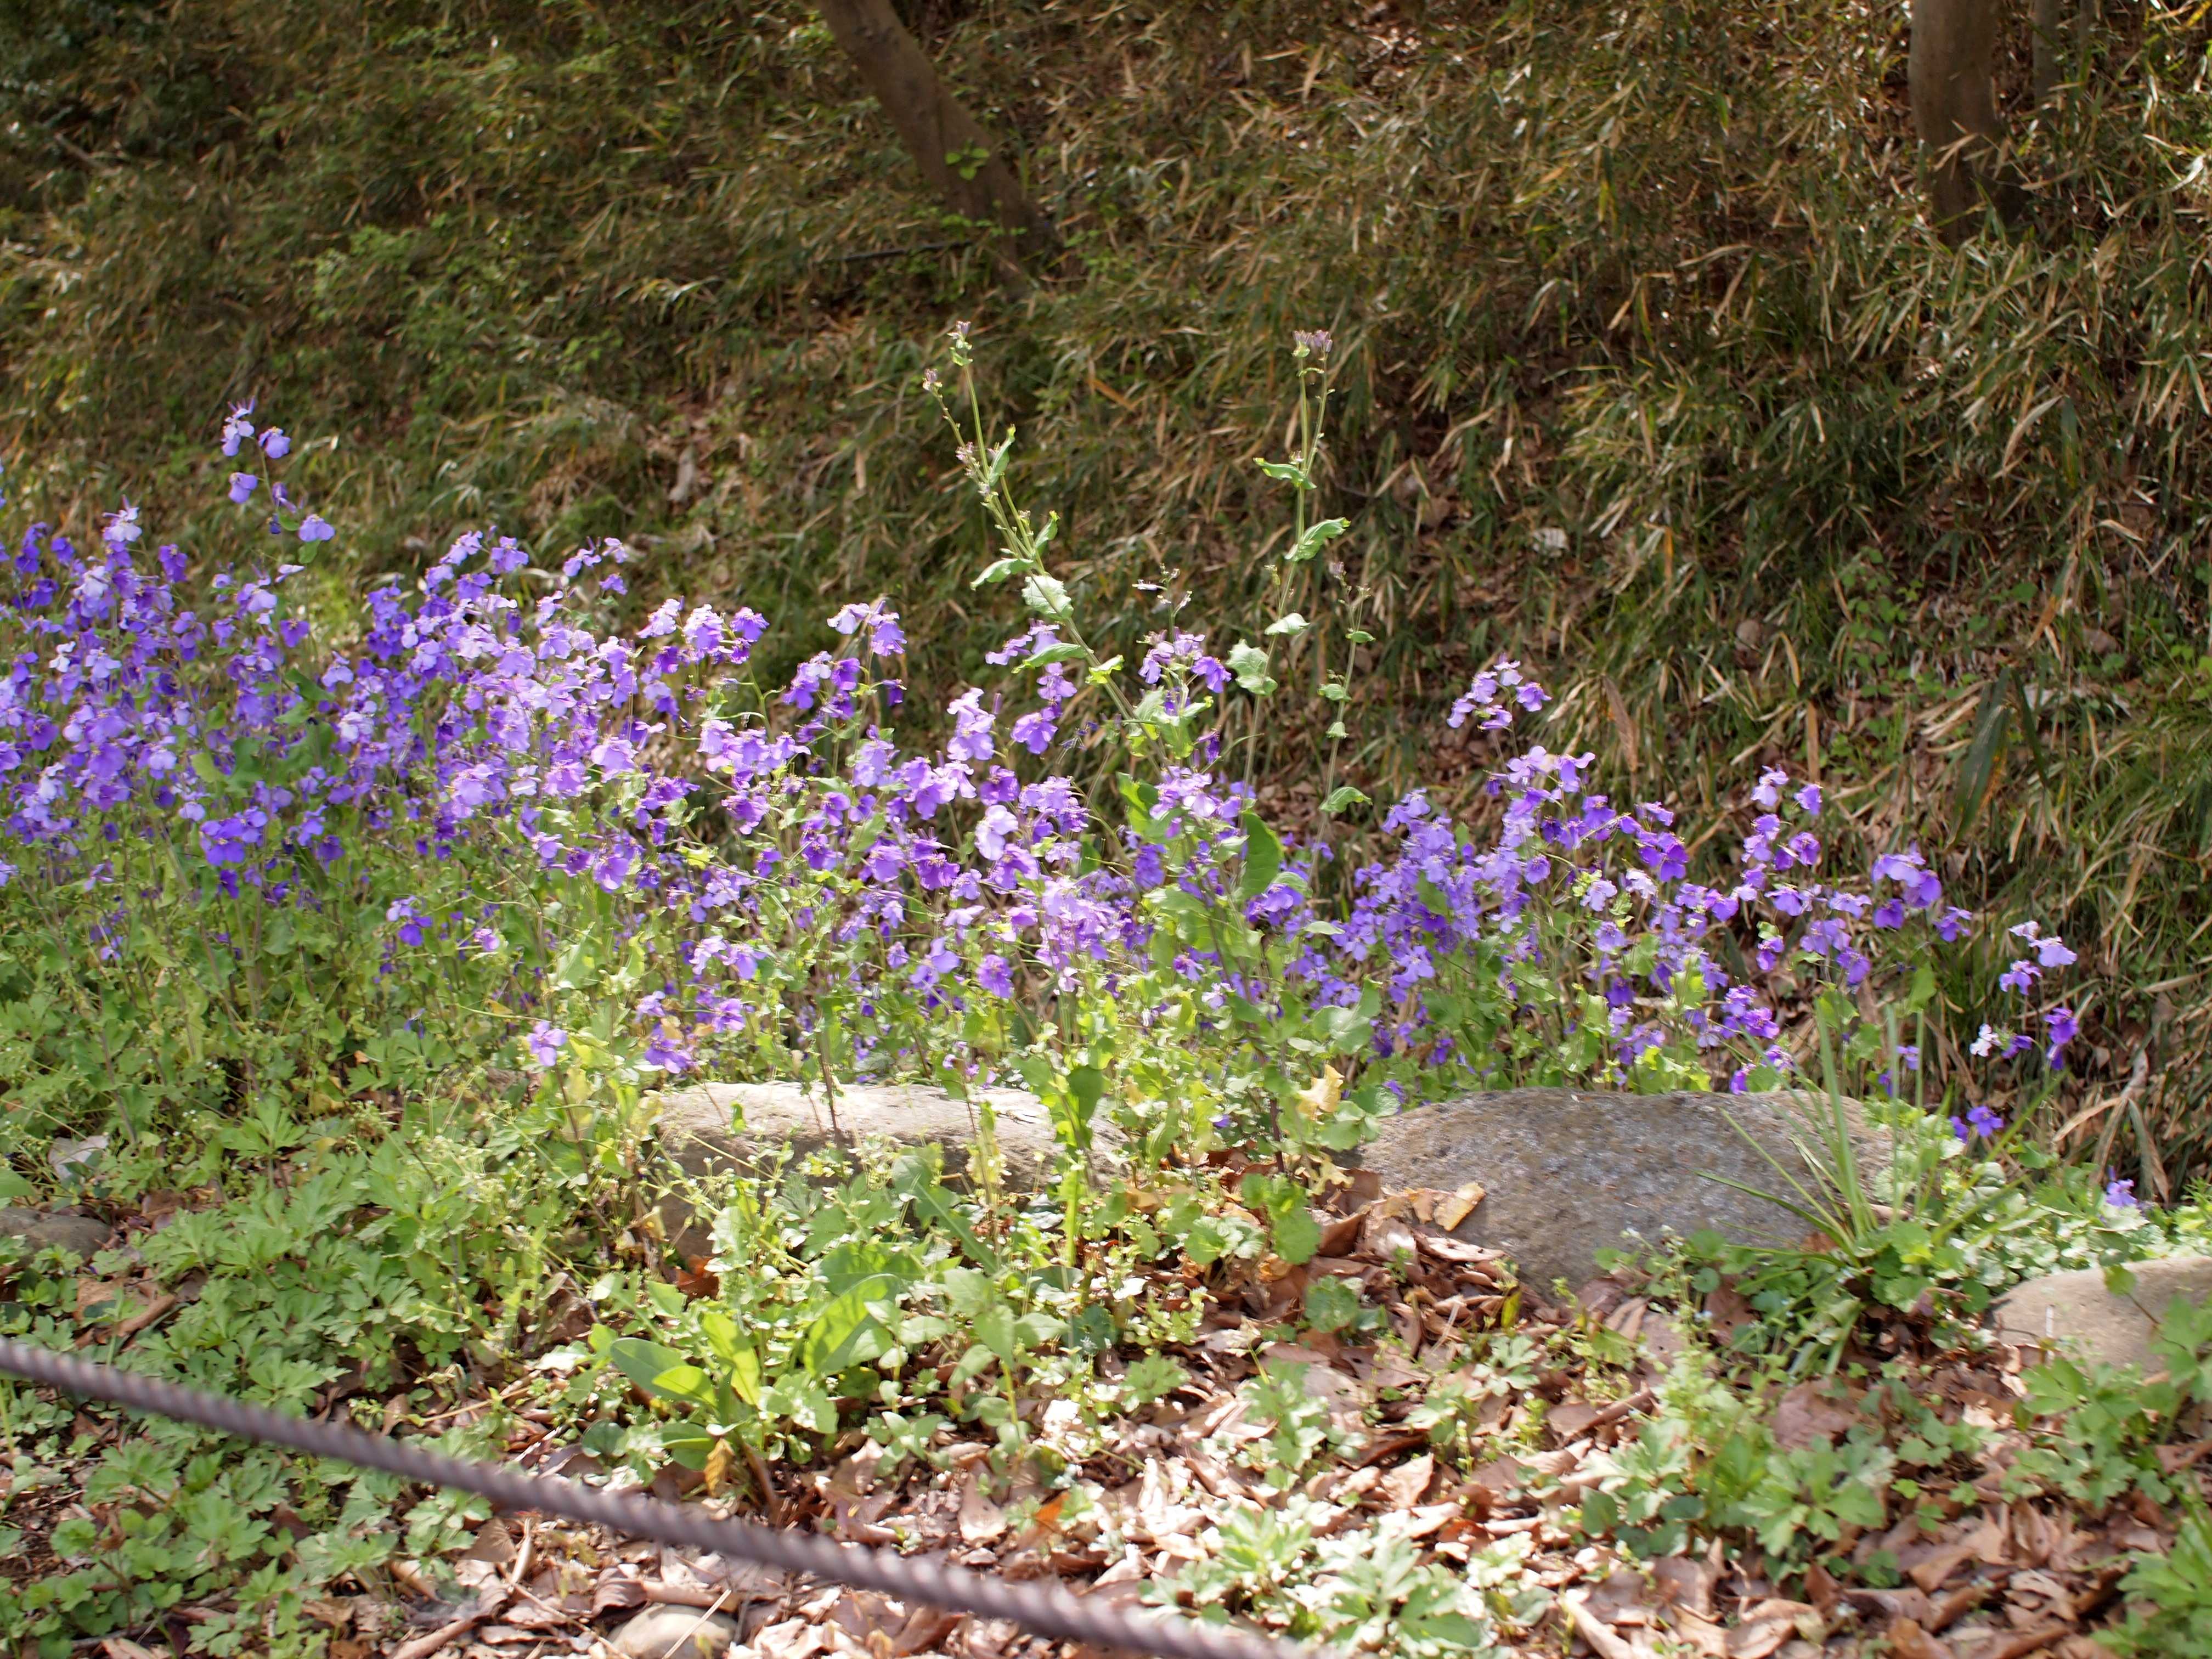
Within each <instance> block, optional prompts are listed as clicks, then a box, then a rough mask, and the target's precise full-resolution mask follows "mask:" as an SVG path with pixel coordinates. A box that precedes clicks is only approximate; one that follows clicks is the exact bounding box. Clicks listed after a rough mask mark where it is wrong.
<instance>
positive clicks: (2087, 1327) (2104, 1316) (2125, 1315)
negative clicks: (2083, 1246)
mask: <svg viewBox="0 0 2212 1659" xmlns="http://www.w3.org/2000/svg"><path fill="white" fill-rule="evenodd" d="M2128 1271H2129V1273H2131V1274H2132V1275H2134V1278H2135V1286H2134V1288H2133V1289H2132V1290H2131V1291H2130V1292H2129V1293H2128V1294H2127V1295H2126V1296H2124V1297H2119V1296H2114V1295H2113V1294H2112V1291H2109V1290H2107V1289H2106V1288H2105V1270H2104V1269H2103V1268H2102V1267H2081V1268H2078V1269H2076V1270H2075V1271H2074V1272H2072V1273H2045V1275H2044V1276H2043V1277H2042V1278H2040V1279H2028V1280H2026V1281H2025V1282H2024V1283H2021V1284H2019V1285H2014V1286H2013V1288H2012V1289H2011V1290H2009V1291H2006V1292H2005V1294H2004V1295H2003V1296H2002V1297H2000V1298H1999V1299H1998V1302H1997V1304H1996V1309H1995V1310H1993V1311H1994V1316H1995V1322H1996V1334H1997V1336H1998V1337H1999V1339H2000V1340H2003V1341H2006V1342H2010V1343H2013V1344H2015V1345H2016V1346H2025V1345H2029V1344H2034V1345H2039V1346H2040V1345H2045V1344H2047V1345H2050V1346H2065V1345H2069V1344H2070V1345H2071V1346H2072V1347H2073V1349H2074V1352H2075V1355H2076V1356H2077V1357H2078V1358H2081V1359H2083V1360H2086V1361H2088V1362H2090V1363H2092V1364H2104V1365H2135V1366H2138V1367H2140V1368H2141V1369H2142V1370H2143V1371H2144V1372H2145V1373H2146V1374H2148V1372H2151V1371H2154V1370H2163V1369H2164V1368H2165V1361H2164V1360H2163V1359H2162V1358H2160V1356H2159V1355H2158V1354H2157V1353H2156V1352H2154V1351H2153V1350H2152V1348H2151V1346H2150V1345H2151V1339H2152V1338H2153V1337H2154V1335H2156V1334H2157V1332H2158V1322H2159V1320H2160V1319H2162V1318H2163V1317H2164V1316H2165V1315H2166V1308H2167V1307H2168V1306H2169V1305H2170V1304H2172V1301H2173V1299H2174V1298H2175V1297H2182V1298H2183V1299H2184V1300H2185V1301H2189V1302H2195V1303H2198V1304H2202V1303H2203V1302H2205V1301H2207V1300H2212V1256H2203V1255H2169V1256H2164V1257H2161V1258H2160V1259H2159V1260H2157V1261H2135V1262H2130V1264H2129V1266H2128Z"/></svg>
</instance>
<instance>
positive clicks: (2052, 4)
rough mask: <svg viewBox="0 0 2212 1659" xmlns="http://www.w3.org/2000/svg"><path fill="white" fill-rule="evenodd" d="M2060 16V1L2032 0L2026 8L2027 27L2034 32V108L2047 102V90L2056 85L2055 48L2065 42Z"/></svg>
mask: <svg viewBox="0 0 2212 1659" xmlns="http://www.w3.org/2000/svg"><path fill="white" fill-rule="evenodd" d="M2064 15H2065V14H2064V10H2063V5H2062V3H2061V0H2035V3H2034V5H2033V6H2032V7H2031V8H2030V9H2029V22H2028V27H2030V28H2032V29H2033V30H2034V32H2035V55H2034V69H2033V71H2032V74H2031V82H2030V84H2031V86H2032V87H2033V92H2034V97H2035V106H2036V108H2038V109H2041V108H2042V107H2043V106H2045V104H2047V103H2049V102H2050V101H2051V92H2052V91H2053V90H2054V89H2055V88H2057V85H2058V50H2059V48H2060V46H2063V45H2064V44H2065V33H2064V31H2065V24H2064V22H2063V17H2064Z"/></svg>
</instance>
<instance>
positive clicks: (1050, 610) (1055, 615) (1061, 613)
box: [1022, 570, 1073, 622]
mask: <svg viewBox="0 0 2212 1659" xmlns="http://www.w3.org/2000/svg"><path fill="white" fill-rule="evenodd" d="M1022 600H1023V603H1024V604H1025V605H1028V606H1029V608H1030V610H1032V611H1036V613H1037V614H1038V615H1039V616H1041V617H1045V618H1047V619H1048V620H1049V621H1052V622H1065V621H1066V620H1067V617H1068V615H1069V613H1070V611H1072V610H1073V605H1070V603H1069V601H1068V597H1067V584H1066V583H1065V582H1063V581H1061V580H1060V579H1059V578H1058V577H1056V576H1048V575H1046V574H1044V572H1043V571H1042V570H1038V571H1033V572H1031V573H1030V577H1029V580H1026V581H1024V583H1023V584H1022Z"/></svg>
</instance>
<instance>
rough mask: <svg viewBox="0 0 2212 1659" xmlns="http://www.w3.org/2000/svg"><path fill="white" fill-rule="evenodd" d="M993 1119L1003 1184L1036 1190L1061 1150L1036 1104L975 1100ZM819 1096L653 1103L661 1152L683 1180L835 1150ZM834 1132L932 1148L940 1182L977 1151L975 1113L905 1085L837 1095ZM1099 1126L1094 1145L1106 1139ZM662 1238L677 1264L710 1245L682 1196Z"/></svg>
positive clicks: (696, 1095)
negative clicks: (937, 1150)
mask: <svg viewBox="0 0 2212 1659" xmlns="http://www.w3.org/2000/svg"><path fill="white" fill-rule="evenodd" d="M982 1092H983V1094H984V1096H985V1097H986V1098H987V1099H988V1100H989V1101H990V1103H991V1106H992V1109H993V1110H994V1113H995V1114H996V1121H997V1133H998V1139H999V1154H1000V1160H1001V1162H1002V1164H1003V1166H1004V1173H1005V1178H1006V1184H1007V1185H1008V1186H1009V1187H1011V1188H1013V1189H1014V1190H1016V1191H1018V1192H1029V1191H1034V1190H1036V1188H1040V1187H1042V1186H1043V1185H1044V1184H1045V1182H1046V1181H1047V1179H1048V1177H1049V1176H1050V1175H1051V1173H1052V1170H1053V1166H1054V1158H1056V1157H1057V1155H1058V1152H1059V1149H1060V1143H1059V1141H1058V1140H1057V1139H1055V1138H1054V1134H1053V1130H1052V1119H1051V1116H1050V1115H1049V1114H1048V1113H1047V1112H1046V1110H1045V1108H1044V1103H1043V1102H1042V1101H1040V1100H1039V1099H1037V1097H1036V1096H1035V1095H1031V1094H1025V1093H1024V1092H1022V1091H1019V1090H1017V1089H992V1090H987V1091H982ZM836 1127H837V1128H838V1129H839V1130H841V1131H842V1132H843V1133H844V1135H845V1137H846V1139H848V1141H849V1142H850V1143H852V1144H854V1145H856V1146H857V1145H860V1144H862V1143H864V1142H866V1141H869V1140H875V1139H880V1140H886V1141H889V1142H890V1143H892V1144H893V1145H895V1146H901V1147H906V1146H922V1145H926V1144H931V1143H933V1144H935V1145H937V1146H941V1147H942V1148H943V1149H944V1152H945V1173H946V1174H948V1175H951V1176H957V1175H960V1174H962V1173H964V1172H965V1170H966V1169H967V1166H968V1161H969V1151H970V1149H971V1148H972V1147H973V1146H974V1145H975V1131H976V1122H975V1114H974V1112H973V1110H972V1109H970V1107H969V1103H967V1102H966V1101H963V1100H957V1099H955V1098H954V1097H952V1096H951V1095H948V1094H946V1093H945V1091H943V1090H941V1089H932V1088H927V1087H923V1086H921V1085H912V1084H890V1085H876V1084H848V1085H842V1086H841V1087H840V1088H839V1089H838V1091H837V1115H836ZM659 1131H660V1143H661V1146H662V1148H663V1150H664V1151H665V1152H666V1153H667V1154H668V1156H669V1157H670V1158H671V1160H672V1161H673V1162H674V1163H675V1164H676V1165H677V1167H678V1169H680V1170H683V1171H684V1173H685V1174H686V1175H689V1176H695V1177H696V1176H708V1175H713V1174H715V1173H717V1172H720V1171H726V1170H737V1171H738V1172H740V1173H753V1172H758V1171H760V1170H764V1169H766V1168H769V1167H770V1166H772V1164H773V1163H774V1161H775V1158H777V1157H778V1156H780V1155H781V1152H782V1151H783V1150H784V1149H785V1148H789V1149H790V1150H791V1151H792V1152H793V1153H794V1154H796V1155H797V1156H798V1157H800V1158H804V1157H805V1155H806V1154H808V1153H810V1152H820V1151H822V1150H823V1148H825V1147H831V1146H836V1144H837V1139H836V1135H835V1134H833V1133H831V1130H830V1121H829V1113H828V1112H827V1111H826V1110H824V1109H823V1108H822V1095H821V1091H819V1090H818V1089H817V1090H812V1091H809V1090H807V1089H805V1088H803V1087H801V1086H800V1085H798V1084H794V1083H703V1084H699V1085H695V1086H694V1087H692V1088H689V1089H680V1090H674V1091H670V1092H668V1093H666V1094H665V1095H663V1096H662V1097H660V1102H659ZM1109 1138H1110V1137H1109V1130H1108V1128H1107V1127H1106V1126H1105V1125H1103V1124H1101V1125H1100V1126H1099V1129H1098V1139H1099V1140H1100V1142H1101V1143H1104V1142H1106V1141H1108V1140H1109ZM659 1212H660V1225H661V1228H662V1231H664V1232H665V1234H666V1236H667V1237H668V1238H669V1239H670V1240H671V1242H673V1243H674V1244H675V1246H676V1249H677V1251H678V1254H679V1255H685V1256H692V1255H708V1254H709V1253H710V1248H711V1244H712V1240H711V1237H710V1236H709V1234H708V1230H707V1228H706V1227H705V1226H704V1225H702V1223H701V1222H700V1221H699V1220H698V1218H696V1216H695V1215H694V1214H693V1212H692V1210H691V1206H690V1204H689V1203H688V1202H687V1201H686V1200H684V1198H683V1197H682V1195H681V1194H671V1196H669V1197H667V1198H665V1199H664V1200H662V1201H661V1203H660V1206H659Z"/></svg>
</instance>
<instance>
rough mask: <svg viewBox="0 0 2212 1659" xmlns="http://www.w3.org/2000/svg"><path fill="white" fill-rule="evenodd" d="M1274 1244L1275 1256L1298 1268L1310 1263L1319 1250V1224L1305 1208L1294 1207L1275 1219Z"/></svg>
mask: <svg viewBox="0 0 2212 1659" xmlns="http://www.w3.org/2000/svg"><path fill="white" fill-rule="evenodd" d="M1274 1242H1275V1254H1276V1255H1279V1256H1280V1257H1282V1258H1283V1260H1284V1261H1287V1262H1289V1263H1290V1264H1291V1266H1292V1267H1299V1266H1301V1265H1303V1264H1304V1263H1305V1262H1308V1261H1312V1260H1313V1255H1314V1252H1315V1251H1316V1250H1317V1249H1320V1248H1321V1223H1320V1222H1318V1221H1316V1220H1315V1219H1314V1212H1313V1211H1312V1210H1311V1209H1310V1208H1309V1207H1307V1206H1305V1205H1304V1204H1298V1205H1296V1206H1292V1207H1291V1208H1290V1209H1288V1210H1285V1212H1283V1213H1282V1214H1280V1215H1279V1216H1277V1217H1276V1218H1275V1227H1274Z"/></svg>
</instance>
